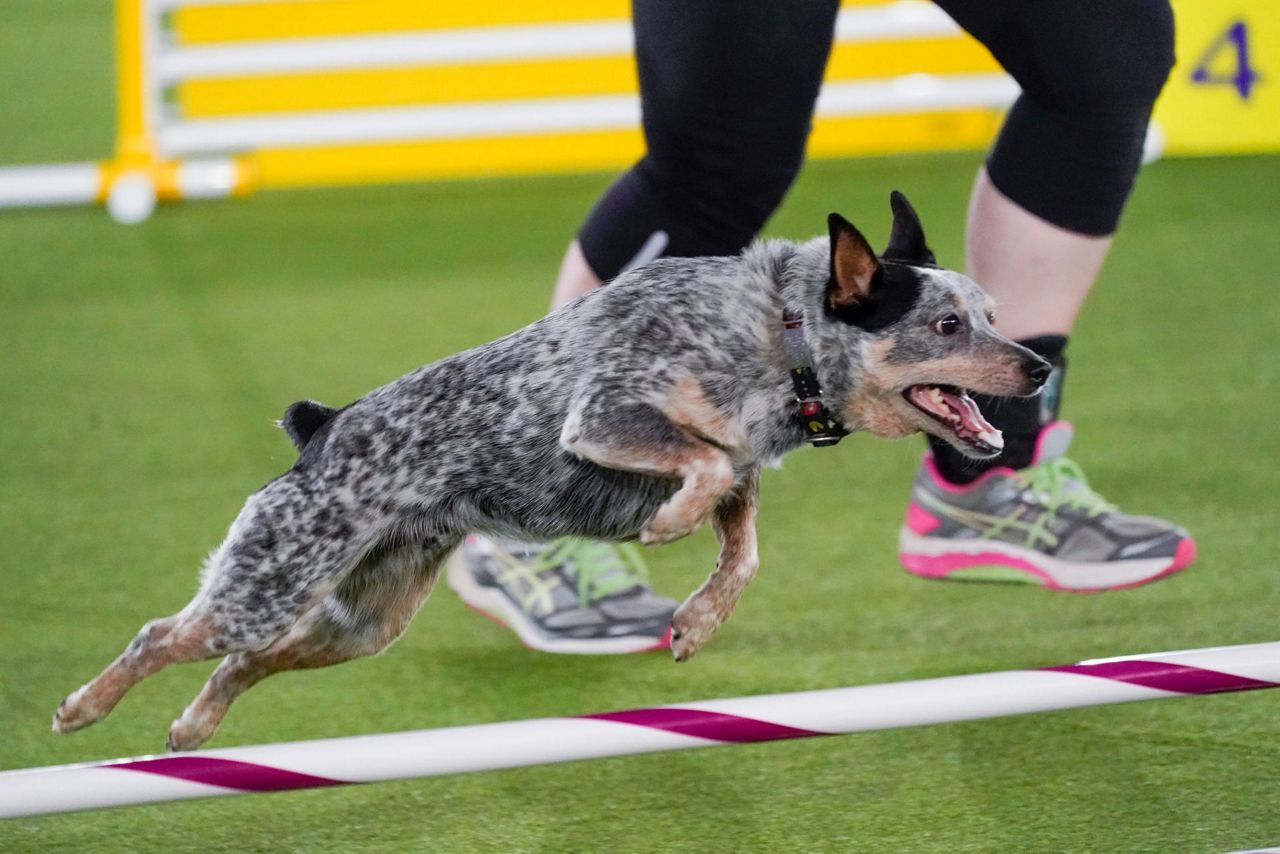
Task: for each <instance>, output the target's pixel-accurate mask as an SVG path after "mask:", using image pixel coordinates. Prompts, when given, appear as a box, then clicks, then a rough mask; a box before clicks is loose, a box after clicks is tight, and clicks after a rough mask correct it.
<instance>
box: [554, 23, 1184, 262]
mask: <svg viewBox="0 0 1280 854" xmlns="http://www.w3.org/2000/svg"><path fill="white" fill-rule="evenodd" d="M936 2H937V3H938V5H939V6H941V7H942V8H943V9H944V10H946V12H947V13H948V14H950V15H951V16H952V17H953V18H954V19H955V20H956V22H957V23H959V24H960V26H962V27H963V28H964V29H965V30H967V31H968V32H969V33H971V34H972V35H973V36H974V37H976V38H977V39H978V40H980V41H981V42H982V43H983V44H984V45H986V46H987V48H988V49H989V50H990V51H991V53H992V54H993V55H994V56H995V58H996V59H997V60H998V61H999V62H1000V64H1001V65H1003V66H1004V68H1005V69H1006V70H1007V71H1008V72H1009V73H1010V74H1011V75H1012V76H1013V77H1014V78H1015V79H1016V80H1017V81H1018V83H1019V85H1020V86H1021V87H1022V95H1021V97H1019V98H1018V100H1017V102H1016V103H1015V104H1014V106H1013V108H1012V109H1011V110H1010V111H1009V115H1008V117H1007V119H1006V120H1005V123H1004V127H1003V128H1002V129H1001V131H1000V135H999V138H998V139H997V140H996V143H995V145H994V147H993V148H992V150H991V152H990V154H989V155H988V158H987V172H988V174H989V175H990V176H991V180H992V182H993V183H994V184H995V186H996V187H997V189H999V190H1000V191H1001V192H1002V193H1003V194H1004V195H1006V196H1008V197H1009V198H1010V199H1012V200H1013V201H1014V202H1016V203H1017V204H1018V205H1020V206H1021V207H1023V208H1025V209H1026V210H1028V211H1030V212H1031V213H1033V214H1035V215H1037V216H1039V217H1040V218H1042V219H1045V220H1047V221H1049V222H1051V223H1054V224H1055V225H1058V226H1060V227H1062V228H1065V229H1068V230H1070V231H1075V232H1078V233H1081V234H1088V235H1106V234H1110V233H1112V232H1113V231H1114V230H1115V227H1116V223H1117V221H1118V220H1119V217H1120V212H1121V210H1122V208H1123V207H1124V203H1125V200H1126V199H1127V198H1128V196H1129V193H1130V191H1131V190H1132V188H1133V182H1134V177H1135V176H1136V174H1137V171H1138V165H1139V162H1140V160H1141V155H1142V142H1143V137H1144V136H1145V133H1146V127H1147V121H1148V120H1149V118H1150V115H1151V108H1152V105H1153V103H1154V102H1155V99H1156V96H1157V95H1158V94H1159V93H1160V89H1161V88H1162V87H1163V85H1164V82H1165V79H1166V78H1167V77H1168V74H1169V69H1170V68H1171V67H1172V65H1173V12H1172V10H1171V9H1170V7H1169V3H1168V0H936ZM837 7H838V4H837V2H835V0H791V2H781V3H780V2H777V0H633V21H634V26H635V34H636V62H637V65H638V68H639V74H640V91H641V100H642V103H643V111H644V134H645V140H646V143H647V148H648V152H647V153H646V154H645V156H644V157H643V158H642V159H641V160H640V161H639V162H638V163H636V165H635V166H633V167H632V168H631V170H630V171H628V172H627V173H625V174H624V175H623V176H622V177H620V178H619V179H618V180H617V181H616V182H615V183H614V184H613V186H611V187H610V188H609V190H608V191H607V192H606V193H605V195H604V196H603V197H602V198H601V199H600V201H599V202H598V203H597V204H596V206H595V208H594V209H593V210H592V211H591V213H590V215H589V216H588V217H587V220H586V222H585V223H584V224H583V226H582V228H581V230H580V232H579V235H578V238H579V241H580V242H581V244H582V248H583V253H584V254H585V256H586V259H587V263H588V264H589V265H590V266H591V268H592V270H593V271H594V272H595V273H596V274H597V275H598V276H600V277H601V278H602V279H606V280H607V279H610V278H613V277H614V276H616V275H617V274H618V273H619V272H621V271H622V270H623V269H624V268H625V267H626V266H627V265H628V264H630V263H632V262H633V261H635V260H637V256H638V255H641V256H643V255H648V254H653V255H656V254H667V255H686V256H690V255H726V254H733V253H736V252H738V251H739V250H740V249H742V247H743V246H745V245H746V244H747V243H749V242H750V241H751V239H752V238H753V237H754V236H755V234H756V232H758V231H759V230H760V228H761V227H762V226H763V225H764V223H765V221H766V220H767V219H768V218H769V216H770V215H771V214H772V213H773V211H774V210H775V209H776V208H777V206H778V205H779V203H780V202H781V201H782V197H783V196H784V195H785V193H786V191H787V188H788V187H790V185H791V182H792V181H793V180H794V178H795V176H796V173H797V172H798V171H799V169H800V165H801V161H802V159H803V156H804V146H805V140H806V139H807V137H808V134H809V128H810V124H811V122H812V118H813V106H814V101H815V99H816V98H817V95H818V89H819V87H820V86H821V83H822V73H823V69H824V67H825V65H826V61H827V56H828V54H829V53H830V51H831V42H832V35H833V30H834V23H835V15H836V11H837Z"/></svg>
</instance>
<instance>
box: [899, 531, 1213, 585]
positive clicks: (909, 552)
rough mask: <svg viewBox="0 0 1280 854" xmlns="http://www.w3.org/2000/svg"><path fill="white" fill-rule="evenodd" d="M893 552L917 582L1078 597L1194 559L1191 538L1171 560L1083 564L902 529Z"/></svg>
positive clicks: (1160, 574) (1152, 577) (1168, 571)
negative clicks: (993, 585)
mask: <svg viewBox="0 0 1280 854" xmlns="http://www.w3.org/2000/svg"><path fill="white" fill-rule="evenodd" d="M898 549H899V553H898V557H899V559H900V560H901V561H902V566H903V568H905V569H906V571H907V572H909V573H911V574H912V575H918V576H920V577H921V578H932V579H945V580H948V581H994V582H1012V583H1018V584H1034V585H1037V586H1039V587H1045V588H1048V589H1050V590H1071V591H1075V592H1081V593H1087V592H1099V591H1102V590H1123V589H1125V588H1128V587H1137V586H1139V585H1141V584H1150V583H1151V582H1153V581H1158V580H1159V579H1161V578H1165V577H1166V576H1169V575H1173V574H1174V573H1175V572H1178V571H1180V570H1183V569H1185V568H1186V567H1187V566H1188V565H1189V564H1190V563H1191V562H1192V561H1193V560H1195V557H1196V544H1195V541H1194V540H1192V539H1191V538H1190V537H1187V538H1186V539H1183V540H1182V541H1181V542H1179V543H1178V548H1177V550H1176V551H1175V552H1174V554H1173V556H1172V557H1162V558H1148V559H1144V560H1123V561H1097V562H1085V561H1069V560H1059V559H1057V558H1053V557H1049V556H1048V555H1044V554H1040V553H1039V552H1035V551H1032V550H1031V549H1025V548H1022V547H1020V546H1015V545H1013V544H1012V543H1002V542H998V541H995V540H953V539H942V538H940V537H927V536H922V535H920V534H917V533H916V532H914V531H912V530H911V529H910V528H907V527H903V528H902V529H901V530H900V531H899V532H898Z"/></svg>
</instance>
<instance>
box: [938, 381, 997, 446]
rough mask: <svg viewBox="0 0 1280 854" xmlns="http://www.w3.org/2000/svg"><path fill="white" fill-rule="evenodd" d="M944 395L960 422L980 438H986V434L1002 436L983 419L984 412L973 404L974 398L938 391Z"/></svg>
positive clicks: (943, 397) (942, 390)
mask: <svg viewBox="0 0 1280 854" xmlns="http://www.w3.org/2000/svg"><path fill="white" fill-rule="evenodd" d="M938 391H940V392H941V393H942V399H943V400H945V401H946V402H947V405H948V406H950V407H951V408H952V410H954V411H955V413H956V414H957V415H959V416H960V422H961V423H962V424H964V426H965V428H966V429H967V430H970V431H972V432H973V433H976V434H977V435H978V436H979V437H980V438H984V439H985V438H986V434H990V433H994V434H996V435H997V436H998V435H1000V431H999V430H997V429H996V428H995V427H992V426H991V423H990V422H989V421H987V419H985V418H983V417H982V410H980V409H978V404H976V403H974V402H973V398H971V397H969V395H967V394H952V393H951V392H949V391H946V390H944V389H938Z"/></svg>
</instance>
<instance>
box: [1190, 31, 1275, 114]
mask: <svg viewBox="0 0 1280 854" xmlns="http://www.w3.org/2000/svg"><path fill="white" fill-rule="evenodd" d="M1233 49H1234V50H1235V60H1236V62H1235V64H1236V68H1235V73H1234V74H1221V73H1217V74H1215V73H1214V72H1213V71H1211V70H1210V69H1209V66H1210V65H1211V64H1212V63H1213V61H1214V59H1215V58H1216V57H1217V56H1218V55H1219V54H1220V53H1222V52H1223V51H1224V50H1233ZM1260 79H1261V78H1260V77H1259V76H1258V72H1257V71H1255V70H1254V68H1253V66H1252V65H1250V64H1249V28H1248V25H1247V24H1245V22H1244V21H1243V20H1240V21H1236V22H1235V23H1233V24H1232V25H1231V26H1229V27H1227V29H1226V31H1224V32H1223V33H1222V35H1220V36H1218V38H1217V39H1215V40H1214V42H1213V44H1211V45H1209V49H1208V50H1206V51H1205V52H1204V55H1203V56H1201V57H1200V61H1199V62H1198V63H1196V67H1195V68H1194V69H1192V71H1191V80H1192V82H1194V83H1202V84H1221V83H1227V84H1230V85H1232V86H1234V87H1235V89H1236V91H1237V92H1239V93H1240V98H1241V99H1242V100H1246V101H1247V100H1248V99H1249V93H1250V92H1251V91H1253V87H1254V84H1256V83H1257V82H1258V81H1259V80H1260Z"/></svg>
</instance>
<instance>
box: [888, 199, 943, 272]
mask: <svg viewBox="0 0 1280 854" xmlns="http://www.w3.org/2000/svg"><path fill="white" fill-rule="evenodd" d="M889 206H890V207H891V208H893V230H892V231H891V232H889V245H888V246H886V247H885V250H884V258H885V260H887V261H904V262H906V263H908V264H914V265H916V266H918V267H919V266H924V265H926V264H928V265H931V266H937V264H938V259H937V258H935V257H933V250H931V249H930V248H929V246H928V244H926V243H925V241H924V228H922V227H921V225H920V217H918V216H916V209H915V208H913V207H911V202H909V201H907V197H906V196H904V195H902V193H900V192H898V191H897V190H894V191H893V192H892V193H890V194H889Z"/></svg>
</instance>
